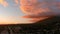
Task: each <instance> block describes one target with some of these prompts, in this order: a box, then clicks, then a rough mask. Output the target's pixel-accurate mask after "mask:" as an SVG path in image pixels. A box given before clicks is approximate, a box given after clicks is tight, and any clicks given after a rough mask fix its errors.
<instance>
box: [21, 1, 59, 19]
mask: <svg viewBox="0 0 60 34" xmlns="http://www.w3.org/2000/svg"><path fill="white" fill-rule="evenodd" d="M20 5H21V6H20V9H21V10H22V12H23V13H24V14H27V15H30V16H24V17H23V18H32V19H33V18H34V17H35V18H36V19H34V20H38V18H39V17H41V16H56V15H59V14H60V1H59V0H57V1H56V0H20Z"/></svg>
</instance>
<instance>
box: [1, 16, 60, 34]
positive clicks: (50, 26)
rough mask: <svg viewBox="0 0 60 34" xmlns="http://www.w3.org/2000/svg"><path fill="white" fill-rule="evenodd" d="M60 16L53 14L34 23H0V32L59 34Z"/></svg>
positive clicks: (12, 33) (2, 33) (11, 33)
mask: <svg viewBox="0 0 60 34" xmlns="http://www.w3.org/2000/svg"><path fill="white" fill-rule="evenodd" d="M59 33H60V16H54V17H51V18H48V19H45V20H42V21H38V22H36V23H34V24H16V25H0V34H59Z"/></svg>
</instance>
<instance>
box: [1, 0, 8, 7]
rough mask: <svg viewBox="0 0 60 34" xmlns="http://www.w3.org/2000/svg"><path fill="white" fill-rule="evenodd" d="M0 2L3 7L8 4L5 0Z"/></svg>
mask: <svg viewBox="0 0 60 34" xmlns="http://www.w3.org/2000/svg"><path fill="white" fill-rule="evenodd" d="M0 4H1V5H3V6H4V7H6V6H8V3H7V2H6V1H5V0H0Z"/></svg>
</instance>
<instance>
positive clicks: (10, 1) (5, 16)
mask: <svg viewBox="0 0 60 34" xmlns="http://www.w3.org/2000/svg"><path fill="white" fill-rule="evenodd" d="M17 2H18V1H16V0H0V23H20V22H21V23H24V22H28V21H27V20H29V19H24V18H21V16H23V15H24V14H23V13H22V11H21V10H20V8H19V6H20V5H19V3H17Z"/></svg>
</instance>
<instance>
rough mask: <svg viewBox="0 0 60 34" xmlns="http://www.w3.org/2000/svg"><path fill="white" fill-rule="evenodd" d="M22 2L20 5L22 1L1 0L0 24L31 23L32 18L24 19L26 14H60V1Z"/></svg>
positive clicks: (32, 0)
mask: <svg viewBox="0 0 60 34" xmlns="http://www.w3.org/2000/svg"><path fill="white" fill-rule="evenodd" d="M21 1H22V2H21V3H20V0H0V24H1V23H2V24H3V23H6V24H8V23H28V22H31V21H29V20H31V18H22V16H24V17H25V15H26V14H29V15H35V16H41V15H43V16H45V15H55V14H60V0H51V1H50V0H46V1H44V0H38V1H37V0H28V1H29V3H27V2H26V1H25V0H24V1H23V0H21ZM46 2H47V4H45V3H46ZM23 3H26V4H28V5H29V6H28V5H25V4H23ZM29 11H30V12H29ZM32 11H33V12H32ZM37 11H38V12H37ZM49 11H50V12H49ZM52 11H53V12H52ZM57 11H58V12H57ZM24 13H25V14H24ZM38 19H39V18H38ZM35 20H36V19H35Z"/></svg>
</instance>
